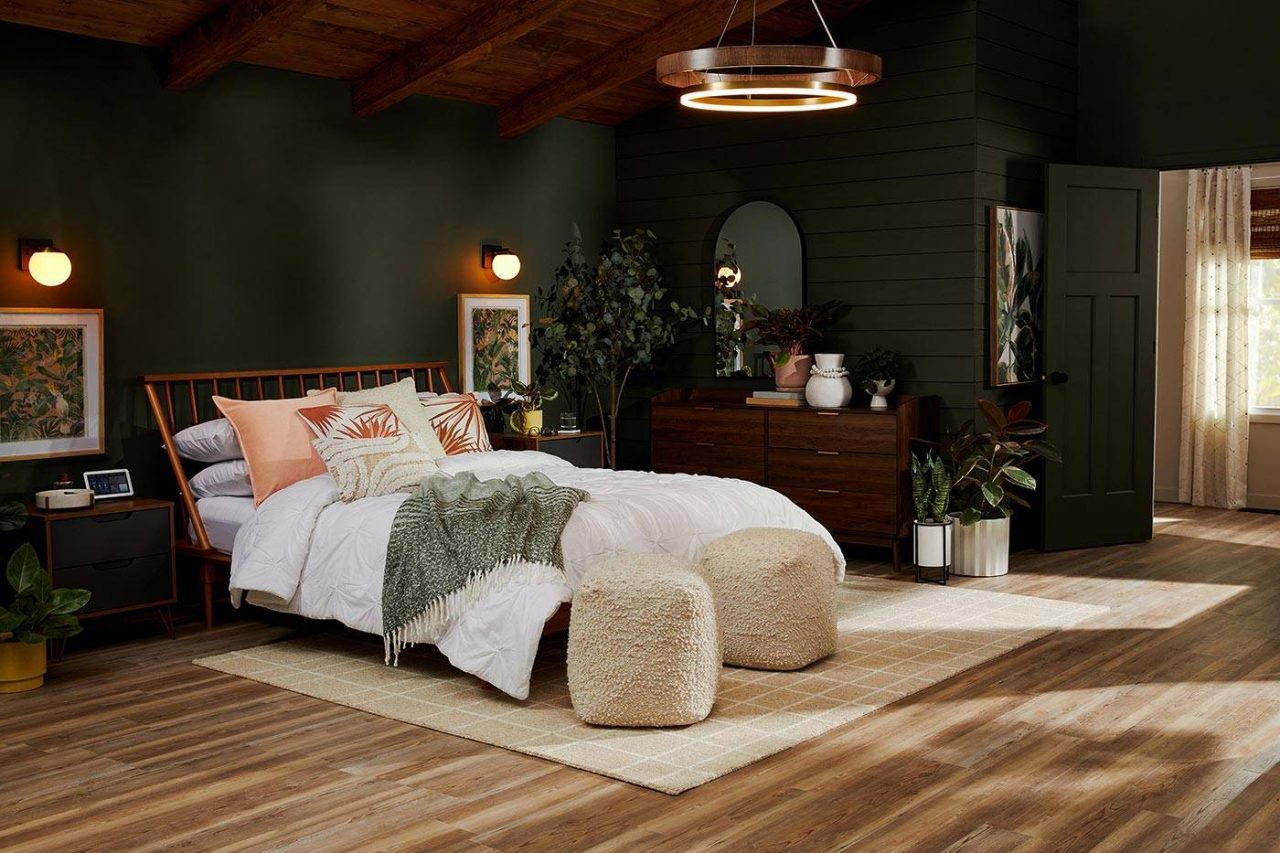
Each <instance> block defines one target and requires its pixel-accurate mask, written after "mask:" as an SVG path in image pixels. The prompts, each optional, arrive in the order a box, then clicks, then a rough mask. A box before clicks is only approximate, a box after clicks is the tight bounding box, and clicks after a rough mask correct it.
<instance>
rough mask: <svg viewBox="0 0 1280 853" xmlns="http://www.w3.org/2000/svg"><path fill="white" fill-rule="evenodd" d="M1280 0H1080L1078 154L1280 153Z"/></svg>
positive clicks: (1234, 156)
mask: <svg viewBox="0 0 1280 853" xmlns="http://www.w3.org/2000/svg"><path fill="white" fill-rule="evenodd" d="M1277 32H1280V3H1277V2H1275V0H1222V2H1217V3H1206V2H1204V0H1124V1H1123V2H1118V0H1080V157H1081V160H1082V161H1083V162H1086V163H1097V164H1101V165H1116V166H1149V167H1154V168H1165V169H1167V168H1180V167H1182V168H1185V167H1189V166H1213V165H1224V164H1234V163H1246V162H1263V161H1275V160H1280V109H1277V105H1278V104H1280V74H1277V73H1276V62H1275V58H1276V33H1277Z"/></svg>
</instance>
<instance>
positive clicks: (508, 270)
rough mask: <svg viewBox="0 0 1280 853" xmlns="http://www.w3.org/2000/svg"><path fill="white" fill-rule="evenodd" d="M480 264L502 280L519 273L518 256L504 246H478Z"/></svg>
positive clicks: (511, 277)
mask: <svg viewBox="0 0 1280 853" xmlns="http://www.w3.org/2000/svg"><path fill="white" fill-rule="evenodd" d="M480 266H481V267H483V268H484V269H487V270H489V271H491V272H492V273H493V274H494V275H495V276H497V277H498V278H500V279H501V280H503V281H511V279H513V278H515V277H516V276H518V275H520V256H519V255H517V254H516V253H515V252H513V251H511V250H510V249H508V248H507V247H505V246H491V245H487V244H486V245H484V246H481V247H480Z"/></svg>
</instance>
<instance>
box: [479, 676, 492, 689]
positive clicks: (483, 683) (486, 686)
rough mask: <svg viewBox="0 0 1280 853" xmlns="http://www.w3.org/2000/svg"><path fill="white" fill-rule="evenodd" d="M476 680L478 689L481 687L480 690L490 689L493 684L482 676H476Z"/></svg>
mask: <svg viewBox="0 0 1280 853" xmlns="http://www.w3.org/2000/svg"><path fill="white" fill-rule="evenodd" d="M476 681H478V682H480V689H481V690H492V689H493V685H492V684H490V683H489V682H487V681H485V680H484V679H483V678H480V677H479V676H476Z"/></svg>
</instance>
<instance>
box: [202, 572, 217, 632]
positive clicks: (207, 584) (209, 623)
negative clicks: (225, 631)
mask: <svg viewBox="0 0 1280 853" xmlns="http://www.w3.org/2000/svg"><path fill="white" fill-rule="evenodd" d="M214 573H215V572H214V568H213V566H212V565H210V564H209V561H208V560H201V561H200V582H201V584H203V585H204V627H205V630H206V631H211V630H213V583H214Z"/></svg>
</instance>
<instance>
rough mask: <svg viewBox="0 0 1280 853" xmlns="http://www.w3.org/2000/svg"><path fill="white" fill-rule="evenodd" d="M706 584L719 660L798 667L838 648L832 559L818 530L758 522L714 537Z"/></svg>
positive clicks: (703, 567)
mask: <svg viewBox="0 0 1280 853" xmlns="http://www.w3.org/2000/svg"><path fill="white" fill-rule="evenodd" d="M698 568H699V570H700V571H701V573H702V575H703V576H704V577H705V578H706V579H707V582H708V583H710V584H711V591H712V593H713V594H714V596H715V602H716V621H717V622H718V623H719V625H720V642H721V646H722V648H723V651H724V662H725V663H727V664H732V665H734V666H745V667H751V668H752V669H777V670H786V669H799V668H800V667H802V666H808V665H809V664H811V663H813V662H814V661H816V660H819V659H820V658H824V657H826V656H827V655H830V654H832V653H834V652H835V650H836V599H835V594H836V560H835V555H834V554H832V553H831V548H830V547H829V546H828V545H827V544H826V543H825V542H823V541H822V539H821V538H819V537H818V536H815V535H813V534H812V533H805V532H803V531H800V530H787V529H784V528H774V527H756V528H751V529H748V530H739V531H738V532H736V533H731V534H729V535H728V536H724V537H722V538H720V539H717V540H716V541H715V542H712V543H711V544H710V545H708V546H707V547H706V549H705V550H704V551H703V552H702V563H701V564H700V565H699V567H698Z"/></svg>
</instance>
